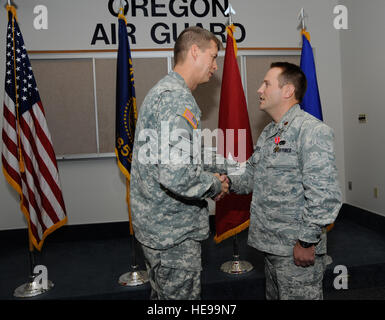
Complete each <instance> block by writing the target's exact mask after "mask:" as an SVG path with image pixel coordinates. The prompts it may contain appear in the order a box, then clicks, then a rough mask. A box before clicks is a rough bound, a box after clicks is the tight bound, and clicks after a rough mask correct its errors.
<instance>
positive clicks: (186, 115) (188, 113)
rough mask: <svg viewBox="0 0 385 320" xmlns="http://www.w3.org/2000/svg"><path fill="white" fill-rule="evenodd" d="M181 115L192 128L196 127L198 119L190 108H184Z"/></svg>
mask: <svg viewBox="0 0 385 320" xmlns="http://www.w3.org/2000/svg"><path fill="white" fill-rule="evenodd" d="M182 117H183V118H185V119H186V120H187V121H188V122H189V123H190V124H191V125H192V127H193V128H194V129H196V128H198V120H197V119H196V118H195V116H194V114H193V113H192V112H191V111H190V109H188V108H186V109H185V110H184V112H183V114H182Z"/></svg>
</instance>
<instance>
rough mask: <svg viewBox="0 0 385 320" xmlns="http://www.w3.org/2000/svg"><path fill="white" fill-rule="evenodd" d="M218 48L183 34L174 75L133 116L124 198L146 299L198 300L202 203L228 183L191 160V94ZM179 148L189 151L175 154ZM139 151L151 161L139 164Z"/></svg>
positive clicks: (194, 125) (191, 32) (194, 31)
mask: <svg viewBox="0 0 385 320" xmlns="http://www.w3.org/2000/svg"><path fill="white" fill-rule="evenodd" d="M220 48H221V43H220V42H219V40H218V39H217V38H216V37H215V36H214V35H213V34H212V33H211V32H209V31H207V30H204V29H202V28H199V27H191V28H187V29H186V30H184V31H183V32H182V33H181V35H180V36H179V37H178V39H177V41H176V43H175V48H174V59H175V67H174V70H173V71H172V72H170V73H169V74H168V75H167V76H165V77H164V78H163V79H161V80H160V81H159V82H158V83H157V84H156V85H155V86H154V87H153V88H152V89H151V90H150V91H149V92H148V94H147V96H146V97H145V99H144V101H143V104H142V106H141V108H140V111H139V115H138V120H137V124H136V133H135V143H134V150H133V159H132V167H131V192H130V199H131V210H132V223H133V227H134V231H135V235H136V238H137V239H138V241H139V242H140V243H141V244H142V248H143V251H144V255H145V260H146V267H147V271H148V273H149V278H150V283H151V288H152V293H151V298H152V299H163V300H164V299H199V298H200V292H201V283H200V273H201V269H202V266H201V243H200V242H201V241H202V240H204V239H206V238H208V236H209V216H208V203H207V201H206V200H205V198H210V197H212V198H213V197H215V196H217V195H218V194H220V195H223V194H224V193H226V192H227V191H228V184H227V183H226V182H225V181H223V180H224V178H223V177H221V176H219V174H213V173H211V172H208V171H204V168H203V167H202V164H201V163H199V161H193V159H192V158H191V156H193V153H194V152H195V153H197V152H198V153H200V150H199V151H197V150H194V147H193V142H192V139H193V136H194V130H195V129H200V118H201V110H200V109H199V107H198V105H197V103H196V101H195V99H194V97H193V96H192V94H191V91H192V90H194V89H195V88H196V87H197V86H198V85H199V84H201V83H204V82H207V81H209V79H210V77H211V76H212V75H213V73H214V72H215V71H216V70H217V64H216V58H217V54H218V50H219V49H220ZM165 132H166V133H167V132H169V133H171V136H172V134H173V133H175V132H177V133H178V132H179V137H178V139H176V140H177V141H174V140H173V139H172V137H170V139H166V141H164V139H163V137H164V134H165ZM146 135H147V136H146ZM154 137H155V139H154ZM148 140H150V141H148ZM151 141H152V142H151ZM182 142H183V143H184V146H186V144H187V146H188V148H187V149H189V150H186V148H182V147H181V143H182ZM146 150H147V151H148V150H149V151H150V153H151V154H152V156H153V158H152V160H154V159H155V162H154V161H150V160H151V159H150V160H149V159H148V158H146V156H147V155H148V153H146ZM190 150H193V153H190V152H188V151H190ZM180 154H182V158H183V159H182V160H181V159H179V158H178V156H179V155H180ZM146 160H148V161H146ZM186 160H187V161H186ZM149 162H150V163H149ZM214 172H215V171H214Z"/></svg>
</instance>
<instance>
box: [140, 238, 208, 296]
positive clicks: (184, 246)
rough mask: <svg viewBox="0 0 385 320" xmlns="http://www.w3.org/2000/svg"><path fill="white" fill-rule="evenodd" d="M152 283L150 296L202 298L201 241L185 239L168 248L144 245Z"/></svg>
mask: <svg viewBox="0 0 385 320" xmlns="http://www.w3.org/2000/svg"><path fill="white" fill-rule="evenodd" d="M142 248H143V253H144V257H145V263H146V268H147V272H148V276H149V280H150V284H151V297H150V298H151V300H199V299H200V295H201V270H202V263H201V243H200V242H198V241H194V240H189V239H187V240H185V241H183V242H182V243H180V244H178V245H176V246H175V247H172V248H170V249H165V250H155V249H152V248H149V247H146V246H144V245H142Z"/></svg>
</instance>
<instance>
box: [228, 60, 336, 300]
mask: <svg viewBox="0 0 385 320" xmlns="http://www.w3.org/2000/svg"><path fill="white" fill-rule="evenodd" d="M305 91H306V78H305V75H304V74H303V72H302V71H301V69H300V68H299V67H298V66H296V65H293V64H290V63H287V62H277V63H273V64H271V68H270V70H269V71H268V72H267V74H266V76H265V78H264V81H263V83H262V85H261V87H260V88H259V90H258V93H259V95H260V109H261V110H263V111H265V112H266V113H267V114H269V115H270V116H271V118H272V120H273V121H272V122H271V123H270V124H268V125H267V126H266V127H265V129H264V130H263V132H262V133H261V135H260V137H259V139H258V142H257V144H256V146H255V151H254V154H253V155H252V156H251V157H250V159H249V160H248V161H247V163H246V171H245V173H244V174H243V175H238V176H237V175H229V179H230V181H231V183H232V184H231V189H230V190H231V191H234V192H236V193H239V194H247V193H250V192H253V198H252V203H251V209H250V227H249V235H248V244H249V245H250V246H252V247H254V248H256V249H258V250H260V251H262V252H264V253H265V275H266V298H267V299H322V298H323V292H322V279H323V273H324V270H325V263H324V258H325V254H326V231H325V227H326V226H327V225H328V224H331V223H333V222H334V220H335V219H336V217H337V214H338V212H339V209H340V207H341V191H340V187H339V184H338V177H337V169H336V165H335V155H334V146H333V139H334V136H333V131H332V129H331V128H330V127H328V126H327V125H326V124H324V123H323V122H321V121H319V120H318V119H316V118H314V117H313V116H311V115H310V114H308V113H306V112H304V111H303V110H301V109H300V106H299V105H298V103H300V102H301V101H302V98H303V96H304V94H305Z"/></svg>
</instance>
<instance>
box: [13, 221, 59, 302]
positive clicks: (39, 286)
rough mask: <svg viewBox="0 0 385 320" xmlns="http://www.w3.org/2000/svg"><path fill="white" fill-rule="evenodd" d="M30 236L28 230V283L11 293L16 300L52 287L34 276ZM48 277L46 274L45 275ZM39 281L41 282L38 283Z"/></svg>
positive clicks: (46, 280) (48, 281)
mask: <svg viewBox="0 0 385 320" xmlns="http://www.w3.org/2000/svg"><path fill="white" fill-rule="evenodd" d="M31 240H32V239H31V234H30V231H29V228H28V245H29V248H28V249H29V250H28V252H29V254H28V257H29V270H30V271H29V272H30V274H29V281H28V282H26V283H24V284H22V285H21V286H19V287H17V288H16V289H15V291H14V293H13V296H14V297H16V298H31V297H35V296H38V295H40V294H43V293H45V292H47V291H49V290H50V289H52V288H53V287H54V284H53V282H52V281H50V280H48V279H44V278H40V277H39V278H37V277H38V275H39V274H35V267H36V264H35V254H34V247H33V243H32V241H31ZM46 275H47V276H48V274H46ZM40 280H41V281H40Z"/></svg>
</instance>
